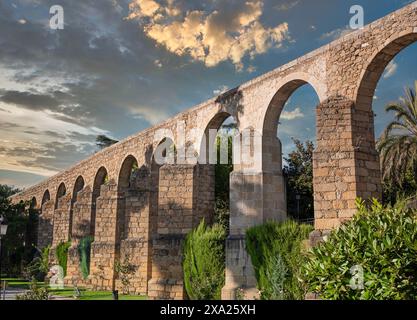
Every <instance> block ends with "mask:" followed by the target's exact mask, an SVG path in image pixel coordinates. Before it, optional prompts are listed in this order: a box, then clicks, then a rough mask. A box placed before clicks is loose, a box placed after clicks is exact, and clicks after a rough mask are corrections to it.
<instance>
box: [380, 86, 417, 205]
mask: <svg viewBox="0 0 417 320" xmlns="http://www.w3.org/2000/svg"><path fill="white" fill-rule="evenodd" d="M416 92H417V81H416V83H415V90H413V89H411V88H407V89H406V90H405V96H404V97H401V98H400V99H399V101H397V102H393V103H390V104H388V105H387V106H386V107H385V111H386V112H393V113H394V120H393V121H392V122H390V123H389V124H388V126H387V127H386V129H385V131H384V133H383V134H382V136H381V137H380V138H379V140H378V142H377V149H378V152H379V153H380V158H381V168H382V176H383V181H384V200H385V202H387V203H395V201H396V200H397V199H398V198H401V197H403V196H411V195H414V196H415V195H416V190H417V180H416V177H417V96H416Z"/></svg>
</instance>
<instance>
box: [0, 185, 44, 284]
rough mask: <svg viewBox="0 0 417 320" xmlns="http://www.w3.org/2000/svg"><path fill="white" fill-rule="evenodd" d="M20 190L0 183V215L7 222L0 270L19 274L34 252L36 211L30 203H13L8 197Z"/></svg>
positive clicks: (15, 274) (12, 274)
mask: <svg viewBox="0 0 417 320" xmlns="http://www.w3.org/2000/svg"><path fill="white" fill-rule="evenodd" d="M19 191H20V190H19V189H16V188H14V187H10V186H7V185H0V215H1V216H3V217H4V218H5V219H6V221H7V224H8V228H7V234H6V236H5V237H4V238H3V239H2V250H1V257H0V258H1V260H2V272H5V273H7V274H8V275H11V276H20V275H21V272H22V268H23V267H24V265H26V264H27V263H29V262H30V261H31V260H32V258H33V256H34V254H35V252H36V249H35V245H36V235H35V234H36V225H37V212H36V210H34V209H32V208H30V203H28V202H27V203H24V202H21V203H18V204H13V203H12V202H11V201H10V199H9V197H10V196H12V195H13V194H16V193H18V192H19Z"/></svg>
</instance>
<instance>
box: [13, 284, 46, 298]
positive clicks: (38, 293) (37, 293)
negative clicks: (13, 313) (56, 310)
mask: <svg viewBox="0 0 417 320" xmlns="http://www.w3.org/2000/svg"><path fill="white" fill-rule="evenodd" d="M16 300H49V292H48V289H47V288H46V287H39V286H38V283H37V281H36V280H35V279H33V280H32V282H31V283H30V290H29V291H27V292H25V293H23V294H21V295H17V296H16Z"/></svg>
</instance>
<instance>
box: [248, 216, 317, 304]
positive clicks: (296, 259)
mask: <svg viewBox="0 0 417 320" xmlns="http://www.w3.org/2000/svg"><path fill="white" fill-rule="evenodd" d="M312 229H313V228H312V227H311V226H309V225H305V224H299V223H297V222H295V221H292V220H288V221H285V222H283V223H277V222H267V223H266V224H263V225H260V226H255V227H252V228H250V229H248V230H247V231H246V249H247V251H248V253H249V255H250V258H251V261H252V265H253V267H254V270H255V277H256V280H257V282H258V288H259V290H260V291H261V298H262V299H272V300H287V299H288V300H294V299H304V295H305V292H304V288H303V287H302V286H301V284H300V282H299V280H298V278H299V276H300V275H301V274H300V270H301V268H300V267H301V264H302V263H303V260H304V255H303V251H302V248H303V246H302V242H303V240H305V239H307V238H308V235H309V234H310V232H311V231H312Z"/></svg>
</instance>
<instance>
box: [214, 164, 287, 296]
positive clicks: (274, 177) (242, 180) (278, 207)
mask: <svg viewBox="0 0 417 320" xmlns="http://www.w3.org/2000/svg"><path fill="white" fill-rule="evenodd" d="M284 189H285V186H284V179H283V177H282V175H281V174H280V173H279V172H275V173H267V172H260V173H250V172H232V174H231V176H230V234H229V237H228V239H227V241H226V284H225V286H224V287H223V289H222V299H224V300H231V299H235V298H236V291H237V290H238V289H243V291H244V294H245V298H246V299H254V298H257V297H258V290H257V288H256V286H257V282H256V279H255V274H254V270H253V266H252V263H251V260H250V256H249V255H248V253H247V252H246V249H245V247H246V245H245V232H246V230H247V229H248V228H250V227H252V226H255V225H259V224H263V223H265V222H267V221H268V220H275V221H283V220H285V219H286V203H285V190H284Z"/></svg>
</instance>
